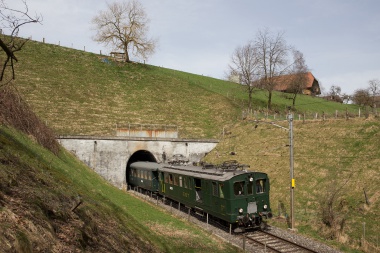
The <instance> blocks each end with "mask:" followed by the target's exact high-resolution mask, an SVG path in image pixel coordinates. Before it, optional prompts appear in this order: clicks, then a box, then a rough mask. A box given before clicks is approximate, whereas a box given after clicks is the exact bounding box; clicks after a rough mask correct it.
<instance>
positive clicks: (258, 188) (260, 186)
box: [256, 179, 266, 193]
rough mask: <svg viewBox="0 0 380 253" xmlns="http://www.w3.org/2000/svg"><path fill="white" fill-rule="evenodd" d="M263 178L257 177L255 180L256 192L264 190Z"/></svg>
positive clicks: (264, 181)
mask: <svg viewBox="0 0 380 253" xmlns="http://www.w3.org/2000/svg"><path fill="white" fill-rule="evenodd" d="M265 183H266V180H265V179H257V180H256V193H264V192H265Z"/></svg>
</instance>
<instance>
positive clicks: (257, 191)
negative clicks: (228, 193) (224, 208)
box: [231, 172, 272, 232]
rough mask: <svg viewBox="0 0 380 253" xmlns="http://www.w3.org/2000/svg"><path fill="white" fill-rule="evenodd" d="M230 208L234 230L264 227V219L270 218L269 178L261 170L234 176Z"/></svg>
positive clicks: (240, 230)
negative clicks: (234, 220)
mask: <svg viewBox="0 0 380 253" xmlns="http://www.w3.org/2000/svg"><path fill="white" fill-rule="evenodd" d="M231 183H232V184H233V185H232V190H233V198H232V199H233V201H232V203H231V204H232V210H233V212H234V214H233V216H235V215H236V216H235V217H236V224H237V227H236V228H235V230H234V232H244V231H245V230H247V229H253V228H260V229H262V230H264V229H265V227H266V222H265V221H264V219H270V218H272V212H271V208H270V203H269V190H270V185H269V178H268V176H267V174H265V173H261V172H251V173H249V172H248V173H245V174H244V175H240V176H237V177H234V180H233V181H232V182H231Z"/></svg>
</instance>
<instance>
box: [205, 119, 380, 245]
mask: <svg viewBox="0 0 380 253" xmlns="http://www.w3.org/2000/svg"><path fill="white" fill-rule="evenodd" d="M277 123H278V124H279V125H281V126H283V127H286V128H288V123H287V121H282V122H281V121H280V122H277ZM255 125H256V124H255V123H253V122H248V121H240V122H237V123H235V124H231V125H230V127H229V128H228V129H226V132H228V135H225V136H224V138H222V140H221V142H220V143H219V145H218V146H217V148H216V149H215V150H214V151H213V152H211V153H210V154H209V155H208V156H207V157H206V158H205V161H208V162H213V163H221V162H222V161H225V160H231V159H236V160H238V161H239V162H241V163H245V164H249V165H250V166H251V168H250V169H251V170H256V171H263V172H266V173H268V174H269V177H270V178H271V203H272V208H273V212H274V215H276V216H277V215H279V214H280V215H281V216H288V215H289V214H290V209H289V206H290V190H289V189H290V165H289V160H290V156H289V147H288V146H287V145H288V143H289V137H288V131H286V130H283V129H281V128H278V127H275V126H273V125H270V124H266V123H259V124H258V125H257V127H255ZM293 134H294V175H295V179H296V187H295V208H294V210H295V221H296V228H297V229H298V231H299V232H300V233H304V234H308V235H310V236H313V237H316V238H319V239H320V240H322V241H326V242H327V243H330V244H335V245H336V246H338V247H341V249H342V250H344V251H347V252H348V251H350V250H349V249H350V247H351V248H352V249H355V248H359V247H360V245H363V242H362V241H361V239H362V237H363V236H364V234H363V223H364V222H365V238H366V240H367V241H368V242H369V243H370V244H371V245H372V246H376V245H377V242H378V241H377V240H378V235H379V232H380V230H379V225H380V218H379V217H380V211H379V210H380V188H379V186H380V172H379V166H380V149H379V147H380V121H379V120H378V119H367V120H365V119H364V118H361V119H351V120H347V121H346V120H329V121H306V122H304V123H303V122H302V121H298V120H296V121H295V122H294V131H293ZM231 152H233V154H234V155H231ZM364 191H365V193H364ZM365 194H366V196H365ZM366 197H367V199H366ZM326 200H332V201H331V202H332V204H331V213H329V215H328V216H327V217H326V216H324V217H325V219H330V222H329V224H328V225H323V222H322V220H323V219H322V217H323V216H322V214H323V212H322V210H323V209H324V210H325V211H326V209H327V211H328V210H330V209H328V208H327V207H329V205H328V204H327V203H328V201H326ZM367 201H368V203H367ZM325 214H327V213H326V212H325ZM277 220H278V219H273V222H274V224H276V225H279V226H283V227H288V225H287V224H286V223H285V220H283V222H284V223H281V222H276V221H277ZM280 221H281V219H280ZM363 249H365V248H363V247H362V248H360V250H358V251H357V252H361V250H363ZM370 249H371V250H367V251H366V252H374V251H373V250H374V248H370ZM353 251H354V250H353ZM355 252H356V251H355Z"/></svg>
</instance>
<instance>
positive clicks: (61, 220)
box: [0, 126, 238, 252]
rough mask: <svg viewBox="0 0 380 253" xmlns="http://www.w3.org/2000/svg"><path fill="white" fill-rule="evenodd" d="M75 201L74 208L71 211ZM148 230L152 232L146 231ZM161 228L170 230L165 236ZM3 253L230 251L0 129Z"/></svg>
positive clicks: (66, 158) (67, 159)
mask: <svg viewBox="0 0 380 253" xmlns="http://www.w3.org/2000/svg"><path fill="white" fill-rule="evenodd" d="M79 201H82V204H81V205H79V206H78V207H77V208H76V209H75V210H73V208H74V207H75V206H76V205H77V204H78V203H79ZM152 228H154V229H152ZM167 231H176V233H171V234H170V236H168V233H167ZM0 234H1V236H0V245H1V247H2V248H1V251H2V252H236V251H237V250H238V249H236V248H234V247H232V246H230V245H228V244H226V243H224V242H222V241H220V240H219V239H216V238H214V237H212V236H210V235H208V234H207V233H206V232H205V231H202V230H199V228H195V227H194V225H191V224H189V223H186V222H184V221H180V220H178V219H174V218H173V217H172V216H171V215H170V214H169V213H165V212H163V211H162V210H161V209H159V208H157V207H156V206H153V205H151V204H148V203H145V202H142V201H141V200H138V199H136V198H135V197H133V196H130V195H129V194H127V193H125V192H123V191H120V190H118V189H116V188H115V187H113V186H110V185H109V184H108V183H106V182H105V181H104V180H103V179H101V178H100V176H98V175H97V174H95V173H94V172H93V171H92V170H90V169H88V168H87V167H86V166H84V165H83V164H81V163H80V162H78V161H77V160H76V159H74V157H72V155H71V154H69V153H67V152H65V151H61V152H60V153H59V155H58V156H55V155H54V154H52V153H51V152H50V151H47V150H46V149H43V148H41V146H39V145H37V144H36V143H35V142H34V141H33V140H32V139H30V138H29V137H27V136H25V135H23V134H20V133H19V132H17V131H15V130H13V129H10V128H7V127H4V126H0Z"/></svg>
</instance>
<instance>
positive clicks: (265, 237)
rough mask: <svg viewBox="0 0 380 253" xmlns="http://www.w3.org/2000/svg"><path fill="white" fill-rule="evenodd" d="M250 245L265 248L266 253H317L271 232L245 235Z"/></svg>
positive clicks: (256, 232)
mask: <svg viewBox="0 0 380 253" xmlns="http://www.w3.org/2000/svg"><path fill="white" fill-rule="evenodd" d="M244 236H245V238H246V240H247V242H248V244H253V245H255V246H256V245H259V246H261V247H263V248H264V249H265V250H266V252H281V253H285V252H286V253H290V252H291V253H293V252H297V253H301V252H302V253H303V252H305V253H306V252H315V253H317V251H315V250H312V249H310V248H307V247H305V246H302V245H298V244H296V243H294V242H292V241H289V240H287V239H284V238H281V237H278V236H276V235H273V234H271V233H269V232H265V231H255V232H253V233H247V234H245V235H244Z"/></svg>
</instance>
